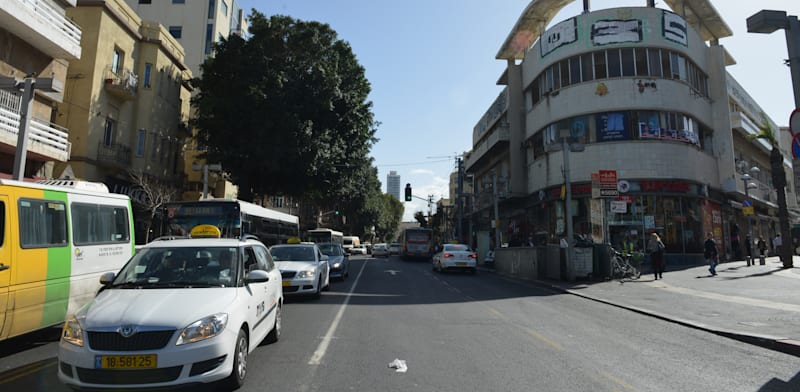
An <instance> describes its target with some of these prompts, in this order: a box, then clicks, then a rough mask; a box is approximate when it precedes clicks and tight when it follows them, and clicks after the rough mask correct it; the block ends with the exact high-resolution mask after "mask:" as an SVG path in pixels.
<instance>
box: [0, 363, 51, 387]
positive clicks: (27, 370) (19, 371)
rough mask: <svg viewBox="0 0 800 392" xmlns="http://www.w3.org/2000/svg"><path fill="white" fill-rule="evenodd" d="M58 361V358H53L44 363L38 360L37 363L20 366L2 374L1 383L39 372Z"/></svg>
mask: <svg viewBox="0 0 800 392" xmlns="http://www.w3.org/2000/svg"><path fill="white" fill-rule="evenodd" d="M57 363H58V361H57V360H53V361H50V362H44V363H42V362H37V363H32V364H29V365H25V366H23V367H20V368H16V369H13V370H11V371H9V372H8V373H6V374H3V375H2V376H3V378H0V384H7V383H9V382H11V381H14V380H16V379H18V378H21V377H25V376H28V375H31V374H33V373H36V372H39V371H41V370H44V369H45V368H48V367H50V366H53V365H55V364H57ZM9 375H11V376H12V377H6V376H9Z"/></svg>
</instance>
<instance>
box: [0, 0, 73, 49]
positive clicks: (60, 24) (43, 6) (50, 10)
mask: <svg viewBox="0 0 800 392" xmlns="http://www.w3.org/2000/svg"><path fill="white" fill-rule="evenodd" d="M6 1H7V0H6ZM16 1H18V2H20V3H22V4H23V5H24V6H25V7H26V8H28V9H30V10H31V11H33V12H34V13H35V14H36V15H37V16H38V17H40V18H42V19H44V20H45V21H47V23H46V24H48V25H52V26H55V27H56V28H57V29H58V30H61V32H62V33H64V35H66V36H67V39H69V40H70V41H71V42H72V43H73V44H75V45H77V46H81V28H80V27H79V26H78V25H77V24H75V22H73V21H71V20H69V19H67V17H66V16H64V14H63V12H59V10H58V9H57V8H56V7H54V6H53V5H52V2H51V1H48V0H16ZM61 11H63V10H61Z"/></svg>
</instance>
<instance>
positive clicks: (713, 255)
mask: <svg viewBox="0 0 800 392" xmlns="http://www.w3.org/2000/svg"><path fill="white" fill-rule="evenodd" d="M703 257H705V258H706V261H707V262H708V265H709V268H708V272H710V273H711V275H712V276H716V275H717V263H718V262H719V251H718V250H717V242H716V241H714V233H712V232H710V231H709V232H708V234H706V242H705V243H704V244H703Z"/></svg>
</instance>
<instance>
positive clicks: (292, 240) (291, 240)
mask: <svg viewBox="0 0 800 392" xmlns="http://www.w3.org/2000/svg"><path fill="white" fill-rule="evenodd" d="M300 242H301V241H300V239H299V238H297V237H291V238H289V239H288V240H286V243H287V244H299V243H300Z"/></svg>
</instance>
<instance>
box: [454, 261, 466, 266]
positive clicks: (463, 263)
mask: <svg viewBox="0 0 800 392" xmlns="http://www.w3.org/2000/svg"><path fill="white" fill-rule="evenodd" d="M456 265H458V266H462V265H467V262H466V261H458V262H456Z"/></svg>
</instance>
